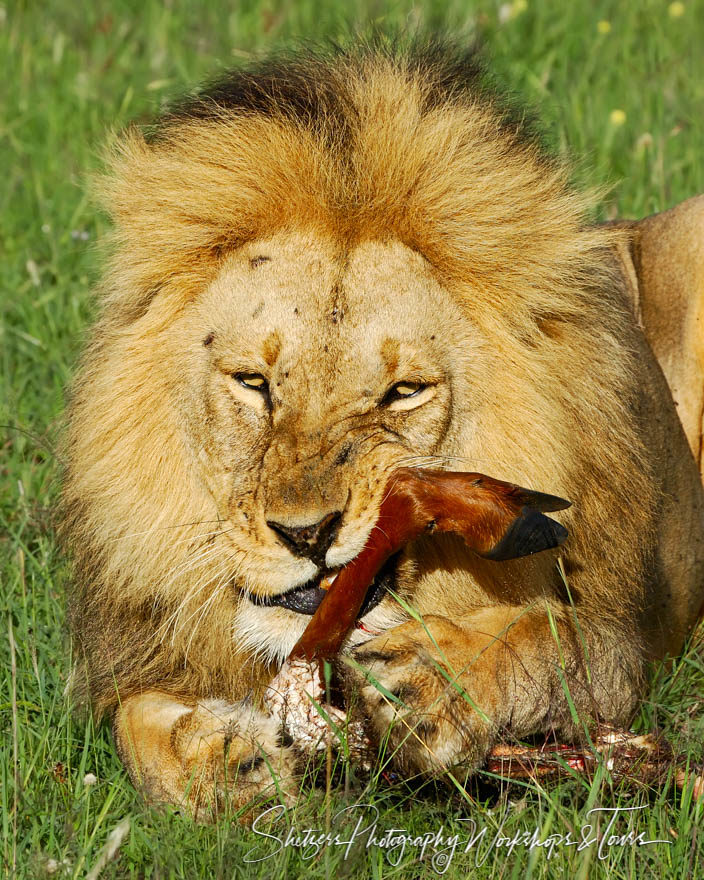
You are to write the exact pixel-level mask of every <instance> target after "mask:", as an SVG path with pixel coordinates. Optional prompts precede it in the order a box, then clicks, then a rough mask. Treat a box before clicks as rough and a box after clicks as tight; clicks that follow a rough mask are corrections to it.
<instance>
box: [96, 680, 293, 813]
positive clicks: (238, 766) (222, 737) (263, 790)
mask: <svg viewBox="0 0 704 880" xmlns="http://www.w3.org/2000/svg"><path fill="white" fill-rule="evenodd" d="M113 731H114V734H115V740H116V742H117V747H118V751H119V754H120V757H121V758H122V761H123V763H124V764H125V767H126V768H127V770H128V772H129V774H130V777H131V778H132V781H133V782H134V784H135V786H136V787H138V788H139V789H141V790H142V791H143V792H144V793H145V795H146V796H147V797H148V798H149V799H150V800H152V801H157V802H158V801H162V802H163V801H166V802H168V803H172V804H178V805H182V806H184V807H186V808H187V809H188V810H189V811H190V812H191V813H193V815H195V816H196V817H197V818H207V817H208V816H211V815H213V814H214V813H216V812H217V811H222V810H224V809H225V808H228V809H230V810H238V809H240V808H242V807H244V806H245V805H247V804H249V803H250V802H251V801H253V800H255V799H257V801H258V802H259V803H260V804H261V803H262V800H263V799H265V798H271V799H272V801H274V802H277V801H278V802H284V803H285V802H289V801H290V800H291V799H292V797H293V793H294V792H295V788H296V785H295V763H296V756H295V755H294V753H293V752H292V750H291V749H290V748H289V747H288V746H287V745H286V744H285V743H284V742H283V741H282V734H281V723H280V720H278V719H275V718H273V717H272V716H270V715H266V714H264V713H263V712H261V711H259V710H257V709H255V708H253V707H252V706H251V705H249V704H248V703H247V702H240V703H235V704H232V703H227V702H225V701H223V700H214V699H202V700H195V699H194V700H193V701H188V700H184V699H182V698H177V697H174V696H171V695H170V694H167V693H164V692H162V691H157V690H151V691H145V692H143V693H141V694H137V695H135V696H132V697H129V698H127V699H126V700H124V701H123V702H122V703H121V705H120V706H119V707H118V709H117V710H116V713H115V718H114V725H113Z"/></svg>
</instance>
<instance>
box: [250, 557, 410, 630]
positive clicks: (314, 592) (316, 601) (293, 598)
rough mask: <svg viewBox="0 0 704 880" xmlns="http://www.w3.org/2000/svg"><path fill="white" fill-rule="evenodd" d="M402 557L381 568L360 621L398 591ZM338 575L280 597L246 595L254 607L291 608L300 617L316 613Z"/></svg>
mask: <svg viewBox="0 0 704 880" xmlns="http://www.w3.org/2000/svg"><path fill="white" fill-rule="evenodd" d="M398 556H399V554H398V553H397V554H395V555H394V556H392V557H390V558H389V559H388V560H387V561H386V562H385V563H384V565H383V566H382V567H381V568H380V569H379V571H378V572H377V574H376V577H375V578H374V580H373V581H372V583H371V585H370V586H369V589H368V590H367V594H366V596H365V597H364V602H363V603H362V607H361V608H360V610H359V614H358V615H357V619H358V620H359V618H361V617H364V615H365V614H368V613H369V612H370V611H371V610H372V608H375V607H376V606H377V605H378V604H379V602H381V600H382V599H383V598H384V595H385V594H386V591H387V590H389V589H394V587H395V584H396V560H397V559H398ZM336 576H337V572H336V571H324V572H323V573H322V574H321V575H320V576H319V577H317V578H316V579H315V580H314V581H309V582H308V583H307V584H301V586H300V587H294V588H293V589H292V590H287V591H286V592H285V593H278V594H277V595H276V596H255V595H253V594H252V593H247V594H246V596H247V598H248V599H249V601H250V602H252V603H253V604H254V605H264V606H267V607H268V606H277V607H279V608H287V609H288V610H289V611H295V612H296V613H297V614H308V615H311V614H315V612H316V609H317V608H318V605H320V603H321V602H322V601H323V596H324V595H325V593H326V592H327V590H326V587H323V586H321V584H323V583H324V584H326V586H327V587H329V586H330V584H332V582H333V581H334V580H335V577H336Z"/></svg>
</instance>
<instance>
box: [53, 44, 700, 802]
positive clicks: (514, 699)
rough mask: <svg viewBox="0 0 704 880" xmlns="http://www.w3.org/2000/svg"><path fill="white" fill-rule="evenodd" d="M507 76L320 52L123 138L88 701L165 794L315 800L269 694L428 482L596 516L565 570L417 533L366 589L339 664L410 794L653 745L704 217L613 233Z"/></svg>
mask: <svg viewBox="0 0 704 880" xmlns="http://www.w3.org/2000/svg"><path fill="white" fill-rule="evenodd" d="M482 83H483V78H482V75H481V72H480V71H479V69H478V66H477V63H476V57H475V55H474V54H473V53H472V52H469V51H468V52H463V51H460V50H457V49H453V48H452V47H449V48H448V47H447V46H443V45H429V46H425V47H422V46H416V47H415V48H410V49H405V50H401V49H392V48H380V47H374V46H371V47H370V46H358V47H356V48H352V49H334V50H333V49H331V50H330V51H327V52H318V51H315V50H305V51H302V52H299V53H298V54H294V55H292V56H291V57H282V56H277V57H276V58H273V59H269V60H263V61H260V62H257V63H254V64H252V65H250V66H249V67H244V68H241V69H237V70H234V71H232V72H229V73H227V74H226V75H225V76H224V77H223V78H222V79H221V80H220V81H218V82H217V83H216V84H215V85H213V86H211V87H208V88H206V89H205V90H203V91H201V92H199V93H197V94H195V96H193V97H190V98H188V99H186V100H184V101H183V102H182V103H181V104H179V105H176V106H175V107H173V108H171V109H169V110H167V111H166V112H165V113H164V114H163V115H162V116H161V118H159V119H158V120H157V121H156V122H155V123H154V125H153V126H152V127H151V128H149V129H147V130H146V131H143V130H140V129H138V128H136V127H133V128H131V129H129V130H128V131H127V132H126V133H124V134H123V135H122V136H121V137H120V138H119V140H118V142H117V144H116V146H115V147H114V149H113V150H112V153H111V155H110V158H109V163H108V170H107V172H106V173H105V175H104V176H103V178H102V182H101V194H102V198H103V200H104V204H105V205H106V206H107V210H108V211H109V213H110V215H111V217H112V219H113V221H114V238H113V247H112V251H111V256H110V258H109V265H108V269H107V271H106V275H105V280H104V282H103V286H102V292H101V312H100V315H99V318H98V320H97V323H96V325H95V327H94V329H93V331H92V337H91V340H90V344H89V345H88V347H87V350H86V352H85V354H84V357H83V361H82V364H81V367H80V370H79V372H78V376H77V379H76V381H75V384H74V387H73V394H72V401H71V404H70V408H69V411H68V421H67V432H66V452H65V455H66V460H67V468H66V473H65V479H64V488H63V510H64V514H63V534H64V539H65V543H66V546H67V547H68V550H69V552H70V554H71V556H72V559H73V570H74V581H73V587H72V590H71V595H70V625H71V630H72V634H73V638H74V644H75V646H76V655H77V658H78V663H77V666H76V669H75V671H74V674H73V692H74V694H75V695H76V698H77V699H78V700H79V701H83V702H88V703H89V704H90V705H91V706H92V708H93V711H94V712H95V714H96V717H102V716H108V717H109V718H110V719H111V720H112V724H113V730H114V735H115V740H116V745H117V749H118V752H119V754H120V756H121V758H122V761H123V762H124V765H125V767H126V768H127V771H128V773H129V774H130V776H131V778H132V780H133V781H134V783H135V785H137V786H138V787H140V788H141V789H142V790H143V791H144V792H145V793H146V794H147V796H148V797H150V798H151V799H152V800H155V801H166V802H171V803H174V804H182V805H186V806H187V807H188V808H190V809H191V810H192V812H193V813H194V814H195V815H198V816H204V815H206V814H207V813H208V811H210V810H212V809H219V808H221V807H223V806H224V805H227V806H228V807H229V808H231V809H243V810H244V809H245V808H246V806H247V805H248V804H251V803H252V802H256V799H257V798H258V799H260V801H261V799H266V798H270V797H271V798H274V799H282V800H283V802H284V803H291V802H292V800H293V799H295V797H296V793H297V791H298V787H299V771H300V767H299V765H300V761H299V756H298V754H297V749H296V744H295V743H294V742H292V740H291V737H290V736H287V734H286V731H285V730H284V729H283V728H282V724H281V719H280V718H277V717H273V716H272V715H270V714H268V713H267V711H266V710H265V708H264V705H263V702H262V695H263V693H264V690H265V688H266V685H267V683H268V682H269V681H270V680H271V678H272V676H273V675H274V674H275V673H276V671H277V669H278V668H279V666H280V665H281V663H282V661H283V660H284V659H285V658H286V656H287V654H288V653H289V651H290V650H291V648H292V646H293V645H294V644H295V643H296V641H297V640H298V638H299V637H300V636H301V634H302V632H303V630H304V629H305V627H306V624H307V623H308V621H309V620H310V615H311V614H312V613H313V612H314V610H315V608H316V606H317V603H318V602H319V600H320V594H321V590H320V588H319V587H320V584H321V583H322V582H323V580H324V579H325V578H328V579H329V578H330V577H331V576H332V575H333V574H334V573H335V572H336V571H338V570H339V569H340V568H341V567H343V566H345V565H346V564H347V563H348V562H349V561H350V560H352V559H353V558H354V557H355V556H356V555H357V554H358V553H359V552H360V550H361V549H362V548H363V547H364V545H365V541H366V539H367V537H368V535H369V533H370V530H371V529H372V528H373V526H374V523H375V520H376V514H377V512H378V509H379V505H380V503H381V500H382V492H383V490H384V486H385V485H386V481H387V478H388V475H389V474H390V473H391V472H392V471H393V470H394V469H395V468H398V467H401V466H416V467H423V466H432V467H436V468H437V467H441V468H446V469H452V470H467V471H471V470H480V471H484V472H487V473H490V474H491V475H492V476H494V477H496V478H499V479H502V480H506V481H510V482H513V483H517V484H520V485H524V486H529V487H531V488H532V489H535V490H538V491H541V492H548V493H553V494H555V495H557V496H560V497H562V498H566V499H569V500H570V501H571V502H572V506H571V507H570V508H569V509H568V510H565V511H563V512H561V513H558V514H555V516H556V517H557V518H558V519H559V520H560V522H561V523H562V524H563V525H564V526H566V527H567V529H568V530H569V534H570V537H569V539H568V541H567V542H566V544H565V545H564V546H563V547H561V548H559V549H555V550H548V551H546V552H543V553H540V554H537V555H535V556H531V557H527V558H523V559H515V560H508V561H502V562H497V561H491V560H487V559H484V558H480V557H479V556H477V555H476V554H474V553H472V552H471V551H470V550H469V549H468V548H467V547H466V546H465V545H464V544H463V543H462V541H461V540H460V539H459V538H457V536H454V535H449V534H448V535H440V536H437V537H432V538H431V537H422V538H420V539H418V540H417V541H414V542H412V543H411V544H410V545H408V546H407V547H406V548H405V550H403V551H402V552H399V553H398V554H397V555H396V556H395V557H393V558H392V559H391V560H390V562H389V564H387V565H386V566H385V567H384V569H383V570H382V572H381V573H380V574H379V576H378V577H377V578H376V580H375V582H374V583H373V584H372V586H371V587H370V589H369V593H368V595H367V600H366V601H365V605H364V606H363V608H362V612H361V617H360V618H359V620H358V624H357V626H356V628H355V629H354V631H353V633H352V634H351V635H350V636H349V638H348V640H347V642H346V643H345V646H344V649H343V651H342V654H341V656H340V658H339V661H338V667H339V669H338V670H337V674H338V675H339V678H340V681H341V683H342V687H343V689H344V692H345V694H347V695H348V698H349V699H350V700H352V699H353V698H354V695H356V699H357V700H358V706H359V711H360V712H361V713H362V717H363V718H364V719H365V723H366V725H367V727H368V730H369V732H370V735H371V736H373V737H375V738H376V740H377V741H382V740H385V741H386V742H387V754H392V755H393V760H394V762H395V764H396V767H397V768H398V769H399V771H400V772H407V773H428V774H433V773H441V772H442V771H444V770H445V769H446V768H449V767H452V766H455V765H458V764H461V765H462V766H463V767H465V768H467V769H468V770H472V769H475V768H478V767H480V766H481V764H482V761H483V760H484V758H485V756H486V755H487V752H488V750H489V749H490V748H491V746H492V744H493V743H495V742H496V740H497V738H498V737H500V736H506V735H510V736H514V737H525V736H528V735H531V734H536V733H540V732H547V731H555V732H557V733H558V734H559V735H561V736H565V737H575V736H577V735H579V731H580V730H581V729H582V725H583V724H585V723H592V722H594V721H598V720H602V721H605V722H608V723H612V724H626V723H627V722H628V720H629V718H630V717H631V716H632V714H633V712H634V710H635V708H636V707H637V705H638V701H639V699H640V697H641V696H642V693H643V688H644V683H645V679H646V665H647V663H648V662H649V661H651V660H654V659H658V658H664V657H666V656H668V655H673V654H676V653H677V652H679V651H680V650H681V647H682V645H683V641H684V640H685V638H686V637H687V635H688V633H690V631H691V630H692V628H693V626H694V624H695V622H696V620H697V616H698V614H699V612H700V609H701V606H702V601H703V600H704V494H703V491H702V481H701V476H702V464H703V462H704V458H703V456H702V412H703V409H704V343H703V339H704V337H703V335H702V332H701V328H702V320H703V316H704V247H703V245H702V240H703V239H702V229H703V228H704V226H703V224H704V199H702V198H700V199H693V200H690V201H689V202H687V203H685V204H684V205H682V206H680V207H678V208H675V209H674V210H672V211H669V212H667V213H665V214H662V215H658V216H656V217H653V218H649V219H647V220H644V221H642V222H640V223H629V222H622V223H614V224H605V225H596V224H594V223H592V222H589V220H588V216H589V212H590V210H591V206H592V203H593V196H591V195H589V194H586V195H585V194H584V193H581V192H578V191H576V190H575V188H574V187H573V186H571V184H570V183H569V169H568V168H567V167H566V165H565V164H564V163H561V162H558V161H556V160H554V159H552V158H550V157H548V156H546V155H545V153H544V151H543V150H542V148H541V147H540V146H539V145H538V143H537V141H536V139H535V138H534V137H533V136H531V134H530V133H529V132H527V131H526V127H525V125H524V124H523V122H522V121H520V120H518V119H517V118H516V117H515V115H512V114H511V113H510V112H508V111H507V110H506V109H505V106H504V104H503V103H502V102H501V100H500V99H499V98H498V97H496V96H495V95H493V94H491V93H489V92H487V90H486V89H485V88H484V87H483V85H482ZM668 383H669V384H668ZM377 685H381V687H382V688H383V690H384V691H385V692H386V694H388V693H391V694H392V695H394V696H395V698H396V699H394V700H390V699H388V698H386V697H385V696H384V693H383V692H382V693H381V694H380V692H379V689H378V687H377ZM409 734H410V735H409Z"/></svg>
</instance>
